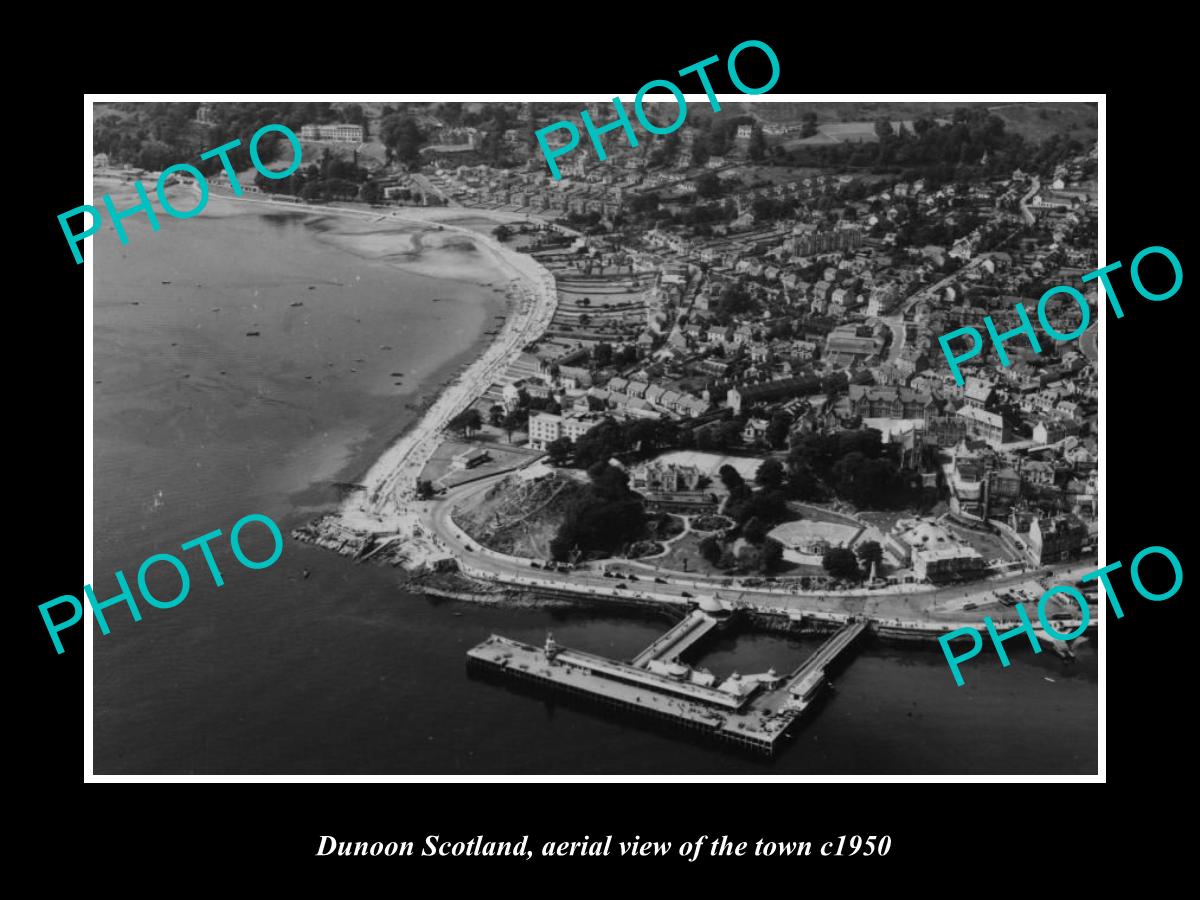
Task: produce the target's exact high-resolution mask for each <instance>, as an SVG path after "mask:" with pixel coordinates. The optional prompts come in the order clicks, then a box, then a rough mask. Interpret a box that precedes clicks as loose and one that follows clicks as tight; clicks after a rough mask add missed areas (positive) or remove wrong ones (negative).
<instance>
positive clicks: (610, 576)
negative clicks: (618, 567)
mask: <svg viewBox="0 0 1200 900" xmlns="http://www.w3.org/2000/svg"><path fill="white" fill-rule="evenodd" d="M603 574H604V577H605V578H612V577H613V573H612V572H609V571H605V572H604V573H603Z"/></svg>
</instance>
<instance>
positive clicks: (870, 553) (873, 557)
mask: <svg viewBox="0 0 1200 900" xmlns="http://www.w3.org/2000/svg"><path fill="white" fill-rule="evenodd" d="M857 552H858V561H859V562H860V563H862V567H863V571H864V572H870V571H871V564H872V563H874V565H875V567H876V570H878V568H879V565H880V564H881V563H882V562H883V548H882V547H881V546H879V541H864V542H863V543H861V544H859V545H858V551H857Z"/></svg>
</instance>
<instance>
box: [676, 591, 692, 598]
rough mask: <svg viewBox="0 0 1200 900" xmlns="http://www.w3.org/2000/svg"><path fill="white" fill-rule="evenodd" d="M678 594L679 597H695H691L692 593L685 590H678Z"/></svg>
mask: <svg viewBox="0 0 1200 900" xmlns="http://www.w3.org/2000/svg"><path fill="white" fill-rule="evenodd" d="M679 596H680V597H686V598H687V599H688V600H692V599H695V598H694V597H693V595H692V594H689V593H688V592H687V591H680V592H679Z"/></svg>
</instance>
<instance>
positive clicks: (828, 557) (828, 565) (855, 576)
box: [821, 547, 862, 581]
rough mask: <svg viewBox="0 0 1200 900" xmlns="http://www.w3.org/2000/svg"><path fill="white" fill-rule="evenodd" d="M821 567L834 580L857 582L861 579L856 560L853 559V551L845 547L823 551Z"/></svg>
mask: <svg viewBox="0 0 1200 900" xmlns="http://www.w3.org/2000/svg"><path fill="white" fill-rule="evenodd" d="M821 565H822V566H824V567H825V571H826V572H828V573H829V574H830V575H832V576H833V577H834V578H842V579H845V580H847V581H858V580H859V579H860V578H861V577H862V573H861V572H860V571H859V569H858V560H857V559H855V558H854V551H852V550H847V549H846V548H845V547H830V548H829V549H828V550H826V551H825V556H824V557H823V558H822V559H821Z"/></svg>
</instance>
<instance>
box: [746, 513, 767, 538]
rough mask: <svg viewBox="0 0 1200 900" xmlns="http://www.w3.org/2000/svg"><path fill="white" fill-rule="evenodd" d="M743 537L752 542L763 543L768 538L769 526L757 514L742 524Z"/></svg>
mask: <svg viewBox="0 0 1200 900" xmlns="http://www.w3.org/2000/svg"><path fill="white" fill-rule="evenodd" d="M742 537H744V538H745V539H746V540H747V541H749V542H750V543H751V544H761V543H762V542H763V541H765V540H766V539H767V526H766V525H765V524H764V523H763V520H762V519H760V518H758V517H757V516H755V517H753V518H752V519H750V520H749V521H748V522H747V523H746V524H745V525H743V526H742Z"/></svg>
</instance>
